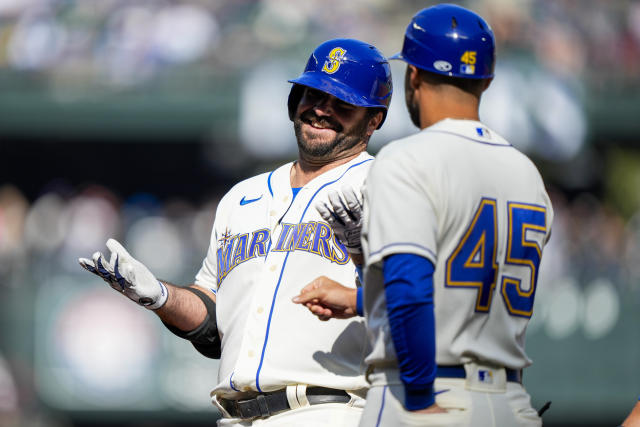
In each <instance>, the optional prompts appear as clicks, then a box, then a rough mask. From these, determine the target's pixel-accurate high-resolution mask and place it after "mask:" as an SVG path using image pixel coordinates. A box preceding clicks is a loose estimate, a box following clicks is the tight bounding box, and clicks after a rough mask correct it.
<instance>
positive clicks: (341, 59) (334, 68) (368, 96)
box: [287, 39, 393, 129]
mask: <svg viewBox="0 0 640 427" xmlns="http://www.w3.org/2000/svg"><path fill="white" fill-rule="evenodd" d="M289 82H290V83H293V87H292V88H291V92H289V100H288V103H287V104H288V107H289V119H291V120H293V117H294V115H295V112H296V108H297V107H298V103H299V102H300V98H301V97H302V92H303V89H304V86H307V87H311V88H314V89H317V90H320V91H322V92H325V93H328V94H330V95H333V96H335V97H336V98H338V99H341V100H342V101H344V102H347V103H349V104H352V105H357V106H359V107H367V108H380V109H382V110H383V112H384V115H385V117H386V114H387V110H388V108H389V103H390V102H391V94H392V92H393V84H392V81H391V68H390V67H389V62H388V61H387V59H386V58H385V57H384V55H382V53H380V51H379V50H378V49H376V48H375V47H374V46H372V45H370V44H368V43H365V42H362V41H360V40H355V39H333V40H328V41H326V42H324V43H322V44H321V45H320V46H318V47H317V48H316V49H315V50H314V51H313V53H312V54H311V56H310V57H309V60H308V61H307V66H306V67H305V69H304V71H303V72H302V74H301V75H300V76H299V77H298V78H296V79H292V80H289ZM382 123H384V117H383V119H382V122H380V126H382ZM380 126H378V129H379V128H380Z"/></svg>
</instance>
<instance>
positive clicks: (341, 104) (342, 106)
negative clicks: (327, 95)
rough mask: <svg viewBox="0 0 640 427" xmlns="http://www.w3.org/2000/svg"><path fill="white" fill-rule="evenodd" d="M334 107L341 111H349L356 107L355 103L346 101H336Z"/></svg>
mask: <svg viewBox="0 0 640 427" xmlns="http://www.w3.org/2000/svg"><path fill="white" fill-rule="evenodd" d="M336 107H337V108H339V109H340V110H342V111H351V110H353V109H355V108H356V107H355V105H351V104H348V103H346V102H342V101H340V102H338V103H337V104H336Z"/></svg>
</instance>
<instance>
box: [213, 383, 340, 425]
mask: <svg viewBox="0 0 640 427" xmlns="http://www.w3.org/2000/svg"><path fill="white" fill-rule="evenodd" d="M306 394H307V400H308V401H309V404H310V405H320V404H322V403H347V402H349V401H350V400H351V396H349V394H348V393H347V392H346V391H344V390H336V389H333V388H326V387H310V388H308V389H307V393H306ZM218 403H220V405H221V406H222V407H223V408H224V409H225V410H226V411H227V412H228V413H229V415H231V416H232V417H233V418H256V417H269V416H271V415H275V414H277V413H279V412H282V411H286V410H287V409H291V407H290V406H289V400H288V399H287V392H286V390H278V391H273V392H269V393H260V394H258V395H257V396H256V397H254V398H251V399H242V400H231V399H218Z"/></svg>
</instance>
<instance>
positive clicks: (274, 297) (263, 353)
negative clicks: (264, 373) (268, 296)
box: [256, 159, 373, 393]
mask: <svg viewBox="0 0 640 427" xmlns="http://www.w3.org/2000/svg"><path fill="white" fill-rule="evenodd" d="M372 160H373V159H366V160H363V161H361V162H359V163H356V164H354V165H351V166H349V167H348V168H347V169H346V170H345V171H344V172H343V173H342V174H341V175H340V176H339V177H338V178H336V179H335V180H333V181H329V182H326V183H324V184H323V185H321V186H320V188H318V189H317V190H316V192H315V193H313V196H311V199H309V202H308V203H307V206H306V207H305V208H304V210H303V211H302V216H301V217H300V220H299V221H298V224H299V223H301V222H302V220H303V219H304V216H305V214H306V213H307V210H308V209H309V206H310V205H311V202H312V201H313V199H315V197H316V195H317V194H318V193H319V192H320V190H322V189H323V188H325V187H326V186H328V185H331V184H334V183H336V182H338V181H339V180H340V179H342V177H344V176H345V175H346V174H347V172H349V171H350V170H351V169H353V168H355V167H357V166H360V165H362V164H364V163H366V162H370V161H372ZM271 174H273V172H271ZM271 174H269V178H268V180H267V182H268V183H269V191H271ZM272 196H273V193H272ZM289 254H291V252H287V254H286V255H285V258H284V261H283V263H282V268H281V269H280V276H279V277H278V283H277V284H276V288H275V290H274V292H273V299H272V300H271V308H270V310H269V320H268V321H267V331H266V334H265V337H264V344H263V345H262V353H261V354H260V364H259V365H258V370H257V371H256V389H258V392H260V393H262V389H261V388H260V371H261V370H262V364H263V362H264V355H265V352H266V350H267V342H268V341H269V330H270V328H271V319H272V317H273V310H274V308H275V305H276V297H277V295H278V290H279V289H280V283H281V281H282V275H283V274H284V269H285V268H286V265H287V260H288V259H289Z"/></svg>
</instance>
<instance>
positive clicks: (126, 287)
mask: <svg viewBox="0 0 640 427" xmlns="http://www.w3.org/2000/svg"><path fill="white" fill-rule="evenodd" d="M107 248H109V250H110V251H111V259H110V261H109V262H107V260H106V259H105V257H104V256H103V255H102V254H101V253H100V252H96V253H94V254H93V256H92V258H93V259H92V260H91V259H87V258H78V262H79V263H80V265H81V266H82V267H83V268H84V269H85V270H87V271H89V272H91V273H93V274H95V275H97V276H99V277H100V278H102V279H103V280H104V281H105V282H107V283H108V284H109V285H110V286H111V287H112V288H113V289H115V290H116V291H118V292H121V293H123V294H124V295H126V296H127V297H128V298H129V299H130V300H132V301H134V302H135V303H137V304H140V305H142V306H144V307H146V308H148V309H151V310H157V309H158V308H160V307H162V306H163V305H164V303H165V302H167V297H168V296H169V293H168V291H167V288H166V286H165V285H164V284H163V283H162V282H160V281H159V280H158V279H156V278H155V276H154V275H153V274H152V273H151V272H150V271H149V269H148V268H147V267H145V266H144V264H142V263H141V262H140V261H138V260H136V259H135V258H133V257H132V256H131V255H129V252H127V250H126V249H125V248H124V247H123V246H122V245H121V244H120V243H118V241H117V240H114V239H109V240H108V241H107Z"/></svg>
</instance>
